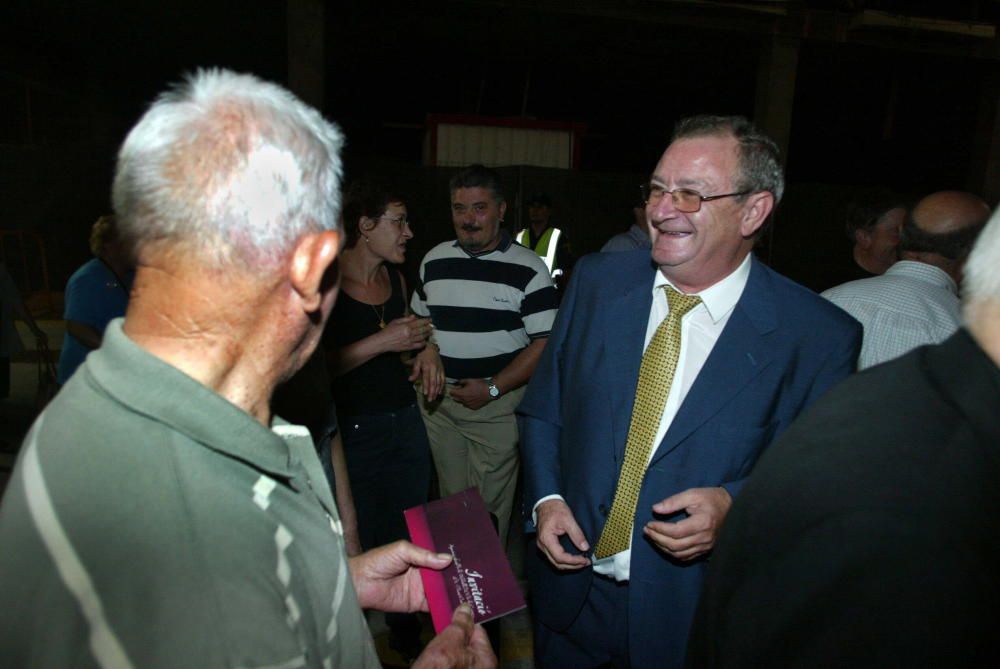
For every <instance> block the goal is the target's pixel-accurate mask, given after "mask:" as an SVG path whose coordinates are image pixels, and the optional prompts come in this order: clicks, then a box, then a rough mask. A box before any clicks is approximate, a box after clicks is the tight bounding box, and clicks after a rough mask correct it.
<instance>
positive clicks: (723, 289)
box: [653, 253, 753, 323]
mask: <svg viewBox="0 0 1000 669" xmlns="http://www.w3.org/2000/svg"><path fill="white" fill-rule="evenodd" d="M751 255H753V254H752V253H748V254H747V257H746V258H744V259H743V262H742V263H740V265H739V267H737V268H736V269H735V270H733V271H732V272H731V273H730V274H729V276H727V277H726V278H724V279H723V280H722V281H719V282H716V283H714V284H712V285H711V286H709V287H708V288H706V289H705V290H703V291H701V292H700V293H695V294H696V295H698V297H700V298H701V301H702V304H704V305H705V308H706V309H707V310H708V315H709V317H710V318H711V319H712V322H713V323H718V322H719V320H720V319H722V318H723V317H725V316H726V314H728V313H729V312H730V311H732V310H733V309H734V308H735V307H736V303H737V302H739V301H740V297H741V296H742V295H743V289H744V288H746V285H747V279H748V278H750V262H751V260H750V256H751ZM663 286H670V287H671V288H673V289H674V290H676V291H677V292H683V291H682V290H680V289H679V288H677V287H676V286H675V285H674V284H673V283H672V282H671V281H670V280H669V279H668V278H667V277H665V276H663V272H661V271H659V270H657V271H656V278H654V279H653V294H654V295H655V294H656V292H657V291H658V290H661V289H662V288H663Z"/></svg>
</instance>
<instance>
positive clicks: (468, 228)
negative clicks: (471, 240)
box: [462, 223, 482, 232]
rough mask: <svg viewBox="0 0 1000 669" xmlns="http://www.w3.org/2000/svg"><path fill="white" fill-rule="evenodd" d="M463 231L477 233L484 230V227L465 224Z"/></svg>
mask: <svg viewBox="0 0 1000 669" xmlns="http://www.w3.org/2000/svg"><path fill="white" fill-rule="evenodd" d="M462 229H463V230H465V231H466V232H476V231H477V230H482V227H481V226H478V225H475V224H474V223H463V224H462Z"/></svg>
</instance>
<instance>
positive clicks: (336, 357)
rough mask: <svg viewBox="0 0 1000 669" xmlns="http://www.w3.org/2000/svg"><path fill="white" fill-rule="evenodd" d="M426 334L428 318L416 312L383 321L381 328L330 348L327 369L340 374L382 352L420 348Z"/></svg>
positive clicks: (336, 374) (428, 332)
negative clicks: (340, 345)
mask: <svg viewBox="0 0 1000 669" xmlns="http://www.w3.org/2000/svg"><path fill="white" fill-rule="evenodd" d="M430 334H431V321H430V319H429V318H418V317H416V316H403V317H401V318H396V319H394V320H392V321H391V322H390V323H389V324H388V325H386V326H385V329H383V330H379V331H378V332H376V333H375V334H372V335H368V336H367V337H365V338H364V339H359V340H358V341H356V342H353V343H351V344H348V345H347V346H342V347H340V348H338V349H334V350H332V351H330V358H329V360H330V373H331V374H333V375H334V376H342V375H344V374H346V373H347V372H349V371H351V370H352V369H355V368H357V367H360V366H361V365H363V364H365V363H366V362H368V361H369V360H371V359H372V358H374V357H375V356H377V355H381V354H382V353H391V352H395V353H402V352H403V351H415V350H417V349H421V348H423V347H424V345H425V344H426V342H427V337H429V336H430Z"/></svg>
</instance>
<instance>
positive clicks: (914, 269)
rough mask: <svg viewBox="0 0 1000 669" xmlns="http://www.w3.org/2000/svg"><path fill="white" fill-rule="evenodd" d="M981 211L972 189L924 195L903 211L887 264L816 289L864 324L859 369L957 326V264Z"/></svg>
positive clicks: (985, 209)
mask: <svg viewBox="0 0 1000 669" xmlns="http://www.w3.org/2000/svg"><path fill="white" fill-rule="evenodd" d="M989 216H990V208H989V205H987V204H986V203H985V202H984V201H983V200H982V199H981V198H979V197H978V196H976V195H973V194H972V193H964V192H961V191H941V192H938V193H933V194H931V195H928V196H927V197H925V198H923V199H922V200H920V201H919V202H918V203H917V204H916V206H914V207H913V210H912V212H910V213H909V215H907V216H906V217H905V220H904V223H903V227H902V232H901V236H900V241H899V246H898V247H897V252H898V255H899V260H898V261H897V262H896V263H895V264H893V265H892V266H891V267H889V269H888V270H886V272H885V273H884V274H882V275H881V276H875V277H871V278H868V279H859V280H857V281H850V282H848V283H845V284H841V285H839V286H835V287H834V288H830V289H829V290H826V291H824V292H823V297H825V298H827V299H828V300H830V301H831V302H833V303H834V304H836V305H837V306H838V307H840V308H841V309H843V310H845V311H846V312H847V313H849V314H851V315H852V316H854V317H855V318H856V319H858V320H859V321H860V322H861V325H862V326H863V327H864V329H865V334H864V341H863V343H862V346H861V357H860V358H859V359H858V368H859V369H864V368H866V367H871V366H872V365H877V364H879V363H881V362H885V361H886V360H891V359H893V358H897V357H899V356H901V355H903V354H904V353H906V352H907V351H910V350H911V349H914V348H916V347H918V346H923V345H924V344H938V343H940V342H942V341H944V340H945V339H947V338H948V337H950V336H951V335H952V334H953V333H954V332H955V330H957V329H958V327H959V325H960V324H961V303H960V302H959V299H958V286H959V284H960V283H961V281H962V266H963V264H964V263H965V257H966V256H967V255H968V253H969V251H970V249H972V245H973V244H974V243H975V241H976V237H977V236H978V235H979V231H980V230H982V228H983V226H984V225H985V224H986V220H987V219H988V218H989Z"/></svg>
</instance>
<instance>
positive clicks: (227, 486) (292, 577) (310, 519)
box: [0, 319, 380, 669]
mask: <svg viewBox="0 0 1000 669" xmlns="http://www.w3.org/2000/svg"><path fill="white" fill-rule="evenodd" d="M279 423H280V421H276V424H275V425H274V426H273V428H272V429H271V430H268V429H267V428H265V427H264V426H262V425H261V424H260V423H258V422H257V421H256V420H254V419H253V418H252V417H251V416H250V415H249V414H247V413H245V412H244V411H242V410H241V409H239V408H238V407H236V406H235V405H233V404H230V403H229V402H228V401H227V400H225V399H223V398H222V397H221V396H219V395H217V394H216V393H214V392H212V391H211V390H209V389H208V388H206V387H205V386H203V385H201V384H200V383H198V382H197V381H195V380H194V379H192V378H190V377H188V376H186V375H185V374H183V373H182V372H180V371H179V370H177V369H176V368H174V367H172V366H170V365H168V364H166V363H165V362H163V361H162V360H160V359H158V358H156V357H154V356H152V355H151V354H149V353H147V352H146V351H144V350H143V349H141V348H139V347H138V346H137V345H136V344H135V343H133V342H132V341H131V340H130V339H128V337H126V336H125V334H124V333H123V332H122V321H121V320H120V319H119V320H116V321H113V322H112V323H111V325H110V326H109V327H108V330H107V332H106V333H105V338H104V343H103V346H102V347H101V348H100V349H99V350H98V351H96V352H94V353H93V354H91V355H90V356H89V357H88V359H87V361H86V363H85V364H84V365H83V366H82V367H81V368H80V370H79V371H78V372H77V374H75V375H74V376H73V378H72V379H71V380H70V381H69V383H68V384H67V385H66V386H65V387H64V388H63V390H62V392H60V393H59V395H58V396H57V397H56V398H55V399H54V400H53V402H52V403H51V404H50V405H49V407H48V409H46V411H45V412H44V413H43V414H42V415H41V416H40V417H39V418H38V420H37V421H36V423H35V425H34V426H33V427H32V429H31V432H30V433H29V434H28V436H27V437H26V439H25V443H24V445H23V447H22V449H21V454H20V457H19V458H18V463H17V466H16V468H15V470H14V473H13V475H12V477H11V480H10V483H9V487H8V489H7V492H6V495H5V497H4V500H3V505H2V507H0V666H4V667H71V666H73V667H77V666H86V667H90V666H101V667H143V668H145V667H186V668H193V667H283V668H289V669H290V668H293V667H372V668H375V667H379V666H380V665H379V663H378V659H377V656H376V654H375V650H374V647H373V644H372V640H371V635H370V634H369V632H368V629H367V626H366V624H365V620H364V616H363V614H362V611H361V609H360V607H359V605H358V601H357V596H356V594H355V591H354V587H353V583H352V581H351V575H350V573H349V570H348V566H347V558H346V554H345V552H344V541H343V536H342V531H341V526H340V520H339V517H338V515H337V510H336V507H335V506H334V503H333V500H332V499H331V496H330V491H329V488H328V486H327V484H326V480H325V479H324V475H323V472H322V469H321V466H320V463H319V461H318V459H317V457H316V454H315V451H314V450H313V446H312V442H311V441H310V439H309V436H308V432H307V431H306V429H305V428H303V427H298V426H291V425H287V424H279Z"/></svg>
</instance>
